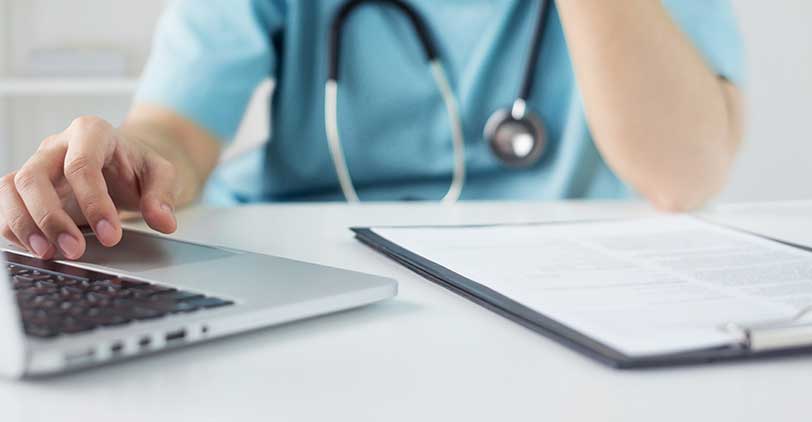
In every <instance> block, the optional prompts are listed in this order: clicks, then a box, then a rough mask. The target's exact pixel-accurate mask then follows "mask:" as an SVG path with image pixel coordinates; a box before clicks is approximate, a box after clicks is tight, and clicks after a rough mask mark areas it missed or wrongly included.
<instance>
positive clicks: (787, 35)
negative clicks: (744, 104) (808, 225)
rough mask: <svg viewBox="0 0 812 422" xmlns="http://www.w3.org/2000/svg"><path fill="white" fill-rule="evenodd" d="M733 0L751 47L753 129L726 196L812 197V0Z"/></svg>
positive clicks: (767, 198) (749, 48)
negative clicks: (811, 104) (811, 127)
mask: <svg viewBox="0 0 812 422" xmlns="http://www.w3.org/2000/svg"><path fill="white" fill-rule="evenodd" d="M733 4H734V6H735V7H736V10H737V12H738V16H739V19H740V22H741V26H742V30H743V32H744V37H745V41H746V43H747V48H748V81H747V95H748V102H749V118H748V121H749V129H748V134H747V140H746V142H745V144H744V147H743V150H742V154H741V156H740V157H739V161H738V163H737V167H736V169H735V170H734V172H733V178H732V181H731V184H730V186H729V188H728V189H727V190H726V192H725V193H724V195H723V197H722V198H723V200H774V199H775V200H777V199H796V198H812V133H811V132H810V125H812V107H810V102H809V98H810V96H812V1H809V0H776V1H764V0H733Z"/></svg>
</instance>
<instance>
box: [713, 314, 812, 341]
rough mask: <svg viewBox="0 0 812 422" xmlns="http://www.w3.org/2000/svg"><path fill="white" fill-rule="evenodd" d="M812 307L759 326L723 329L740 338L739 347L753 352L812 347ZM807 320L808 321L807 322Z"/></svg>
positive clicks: (737, 326) (735, 324)
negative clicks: (809, 318)
mask: <svg viewBox="0 0 812 422" xmlns="http://www.w3.org/2000/svg"><path fill="white" fill-rule="evenodd" d="M810 315H812V306H807V307H806V308H803V309H801V310H800V311H799V312H798V313H797V314H795V315H794V316H793V317H791V318H788V319H783V320H777V321H770V322H764V323H757V324H749V325H747V324H739V323H728V324H725V325H724V326H723V327H722V329H723V330H724V331H727V332H729V333H732V334H735V335H737V336H738V337H739V339H740V340H739V346H741V347H742V348H745V349H748V350H750V351H753V352H762V351H769V350H779V349H787V348H797V347H804V346H812V321H810V320H806V319H807V317H808V316H810ZM805 320H806V321H805Z"/></svg>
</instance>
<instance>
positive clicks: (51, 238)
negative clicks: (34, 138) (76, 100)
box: [0, 104, 219, 259]
mask: <svg viewBox="0 0 812 422" xmlns="http://www.w3.org/2000/svg"><path fill="white" fill-rule="evenodd" d="M218 156H219V147H218V143H217V141H216V140H215V139H214V138H213V137H212V136H211V135H209V134H207V133H206V131H205V130H203V129H202V128H200V127H199V126H197V125H195V124H194V123H192V122H191V121H189V120H187V119H185V118H183V117H181V116H179V115H178V114H175V113H173V112H171V111H169V110H166V109H163V108H160V107H156V106H150V105H144V104H142V105H136V106H135V107H134V108H133V110H132V111H131V113H130V115H129V117H128V118H127V120H126V122H125V123H124V124H123V125H122V127H120V128H114V127H113V126H111V125H110V124H109V123H107V122H106V121H104V120H102V119H99V118H97V117H80V118H78V119H76V120H74V121H73V122H72V123H71V125H70V126H69V127H68V128H67V129H65V130H64V131H63V132H61V133H58V134H55V135H53V136H50V137H48V138H47V139H45V140H44V141H43V142H42V143H41V145H40V148H39V149H38V150H37V152H36V153H35V154H34V155H33V156H32V157H31V158H30V159H29V160H28V162H26V164H25V165H23V167H22V168H20V169H19V170H18V171H16V172H13V173H10V174H8V175H6V176H5V177H3V178H2V179H0V234H2V235H3V236H4V237H6V238H7V239H9V240H11V241H12V242H15V243H17V244H18V245H20V246H22V247H24V248H26V249H28V250H29V251H31V252H32V253H34V254H36V255H37V256H40V257H42V258H44V259H50V258H53V257H54V256H55V255H56V254H57V252H60V253H61V254H62V255H63V256H65V257H66V258H69V259H77V258H79V257H81V256H82V255H83V254H84V252H85V247H86V244H85V239H84V236H82V233H81V231H80V230H79V226H80V225H84V224H88V225H89V226H90V227H92V228H93V230H94V232H95V233H96V236H97V238H98V239H99V241H100V242H101V243H102V244H104V245H105V246H114V245H116V244H117V243H118V242H119V241H120V240H121V235H122V230H121V218H120V213H122V212H126V211H135V212H137V213H140V214H141V215H142V216H143V217H144V219H145V220H146V222H147V223H148V224H149V225H150V227H152V228H153V229H155V230H158V231H161V232H163V233H171V232H173V231H175V229H176V228H177V227H176V225H177V223H176V221H175V217H174V212H175V207H176V206H179V205H184V204H187V203H189V202H191V201H192V200H193V199H194V198H195V197H196V196H197V195H198V194H199V192H200V191H201V189H202V187H203V184H204V183H205V180H206V178H207V177H208V175H209V173H210V172H211V171H212V169H213V168H214V166H215V164H216V162H217V158H218Z"/></svg>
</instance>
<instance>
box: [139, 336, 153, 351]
mask: <svg viewBox="0 0 812 422" xmlns="http://www.w3.org/2000/svg"><path fill="white" fill-rule="evenodd" d="M150 344H152V338H150V337H141V340H138V347H140V348H142V349H146V348H148V347H149V346H150Z"/></svg>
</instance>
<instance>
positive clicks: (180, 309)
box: [172, 302, 200, 314]
mask: <svg viewBox="0 0 812 422" xmlns="http://www.w3.org/2000/svg"><path fill="white" fill-rule="evenodd" d="M198 309H200V307H199V306H197V305H195V304H192V303H189V302H178V303H176V304H175V307H174V308H172V313H173V314H177V313H186V312H194V311H196V310H198Z"/></svg>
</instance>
